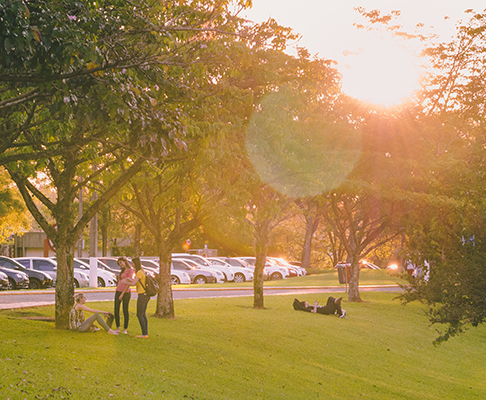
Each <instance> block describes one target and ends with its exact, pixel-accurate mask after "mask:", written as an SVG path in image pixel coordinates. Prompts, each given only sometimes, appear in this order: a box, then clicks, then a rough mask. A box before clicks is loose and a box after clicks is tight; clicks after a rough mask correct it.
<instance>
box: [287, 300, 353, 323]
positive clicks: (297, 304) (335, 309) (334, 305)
mask: <svg viewBox="0 0 486 400" xmlns="http://www.w3.org/2000/svg"><path fill="white" fill-rule="evenodd" d="M342 299H343V298H342V297H339V298H337V299H335V298H334V297H332V296H329V298H328V299H327V303H326V305H325V306H321V305H319V303H318V302H317V301H316V302H315V303H314V305H313V306H311V305H310V304H309V303H307V301H299V300H297V299H294V309H295V310H297V311H306V312H312V313H315V314H325V315H334V314H337V315H339V318H346V310H344V309H343V308H341V301H342Z"/></svg>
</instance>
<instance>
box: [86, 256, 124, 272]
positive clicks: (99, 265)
mask: <svg viewBox="0 0 486 400" xmlns="http://www.w3.org/2000/svg"><path fill="white" fill-rule="evenodd" d="M78 260H79V261H82V262H84V263H86V264H88V265H89V258H78ZM98 268H101V269H103V270H105V271H108V272H111V273H112V274H115V276H118V274H119V273H120V271H119V270H118V271H117V270H114V269H112V268H110V267H109V266H108V265H106V264H105V263H104V262H103V261H101V260H100V259H98Z"/></svg>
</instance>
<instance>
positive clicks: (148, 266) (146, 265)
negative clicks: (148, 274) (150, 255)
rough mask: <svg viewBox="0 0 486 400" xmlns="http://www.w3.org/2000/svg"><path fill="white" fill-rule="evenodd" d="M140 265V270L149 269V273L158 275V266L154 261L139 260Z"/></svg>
mask: <svg viewBox="0 0 486 400" xmlns="http://www.w3.org/2000/svg"><path fill="white" fill-rule="evenodd" d="M140 264H142V268H143V269H144V270H146V269H150V270H151V271H153V272H154V273H156V274H158V273H159V269H160V267H159V264H158V263H157V262H155V261H154V260H149V259H146V258H141V259H140Z"/></svg>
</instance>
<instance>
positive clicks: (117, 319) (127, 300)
mask: <svg viewBox="0 0 486 400" xmlns="http://www.w3.org/2000/svg"><path fill="white" fill-rule="evenodd" d="M121 294H122V292H118V291H116V292H115V313H114V314H115V323H116V327H117V328H119V327H120V304H121V303H122V301H120V295H121ZM130 298H131V295H130V292H125V293H124V294H123V328H124V329H127V328H128V321H129V319H130V317H129V314H128V304H129V303H130Z"/></svg>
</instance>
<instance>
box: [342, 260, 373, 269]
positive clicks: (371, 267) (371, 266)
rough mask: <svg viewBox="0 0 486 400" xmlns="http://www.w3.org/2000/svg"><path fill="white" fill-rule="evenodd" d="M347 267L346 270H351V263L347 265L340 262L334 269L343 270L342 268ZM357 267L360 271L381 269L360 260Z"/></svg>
mask: <svg viewBox="0 0 486 400" xmlns="http://www.w3.org/2000/svg"><path fill="white" fill-rule="evenodd" d="M345 266H346V267H347V268H348V269H349V268H351V263H347V262H346V261H340V262H338V263H337V264H336V265H335V266H334V269H337V268H344V267H345ZM359 267H360V269H375V270H378V269H381V268H380V267H378V266H377V265H375V264H372V263H370V262H368V261H364V260H361V261H360V262H359Z"/></svg>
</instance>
